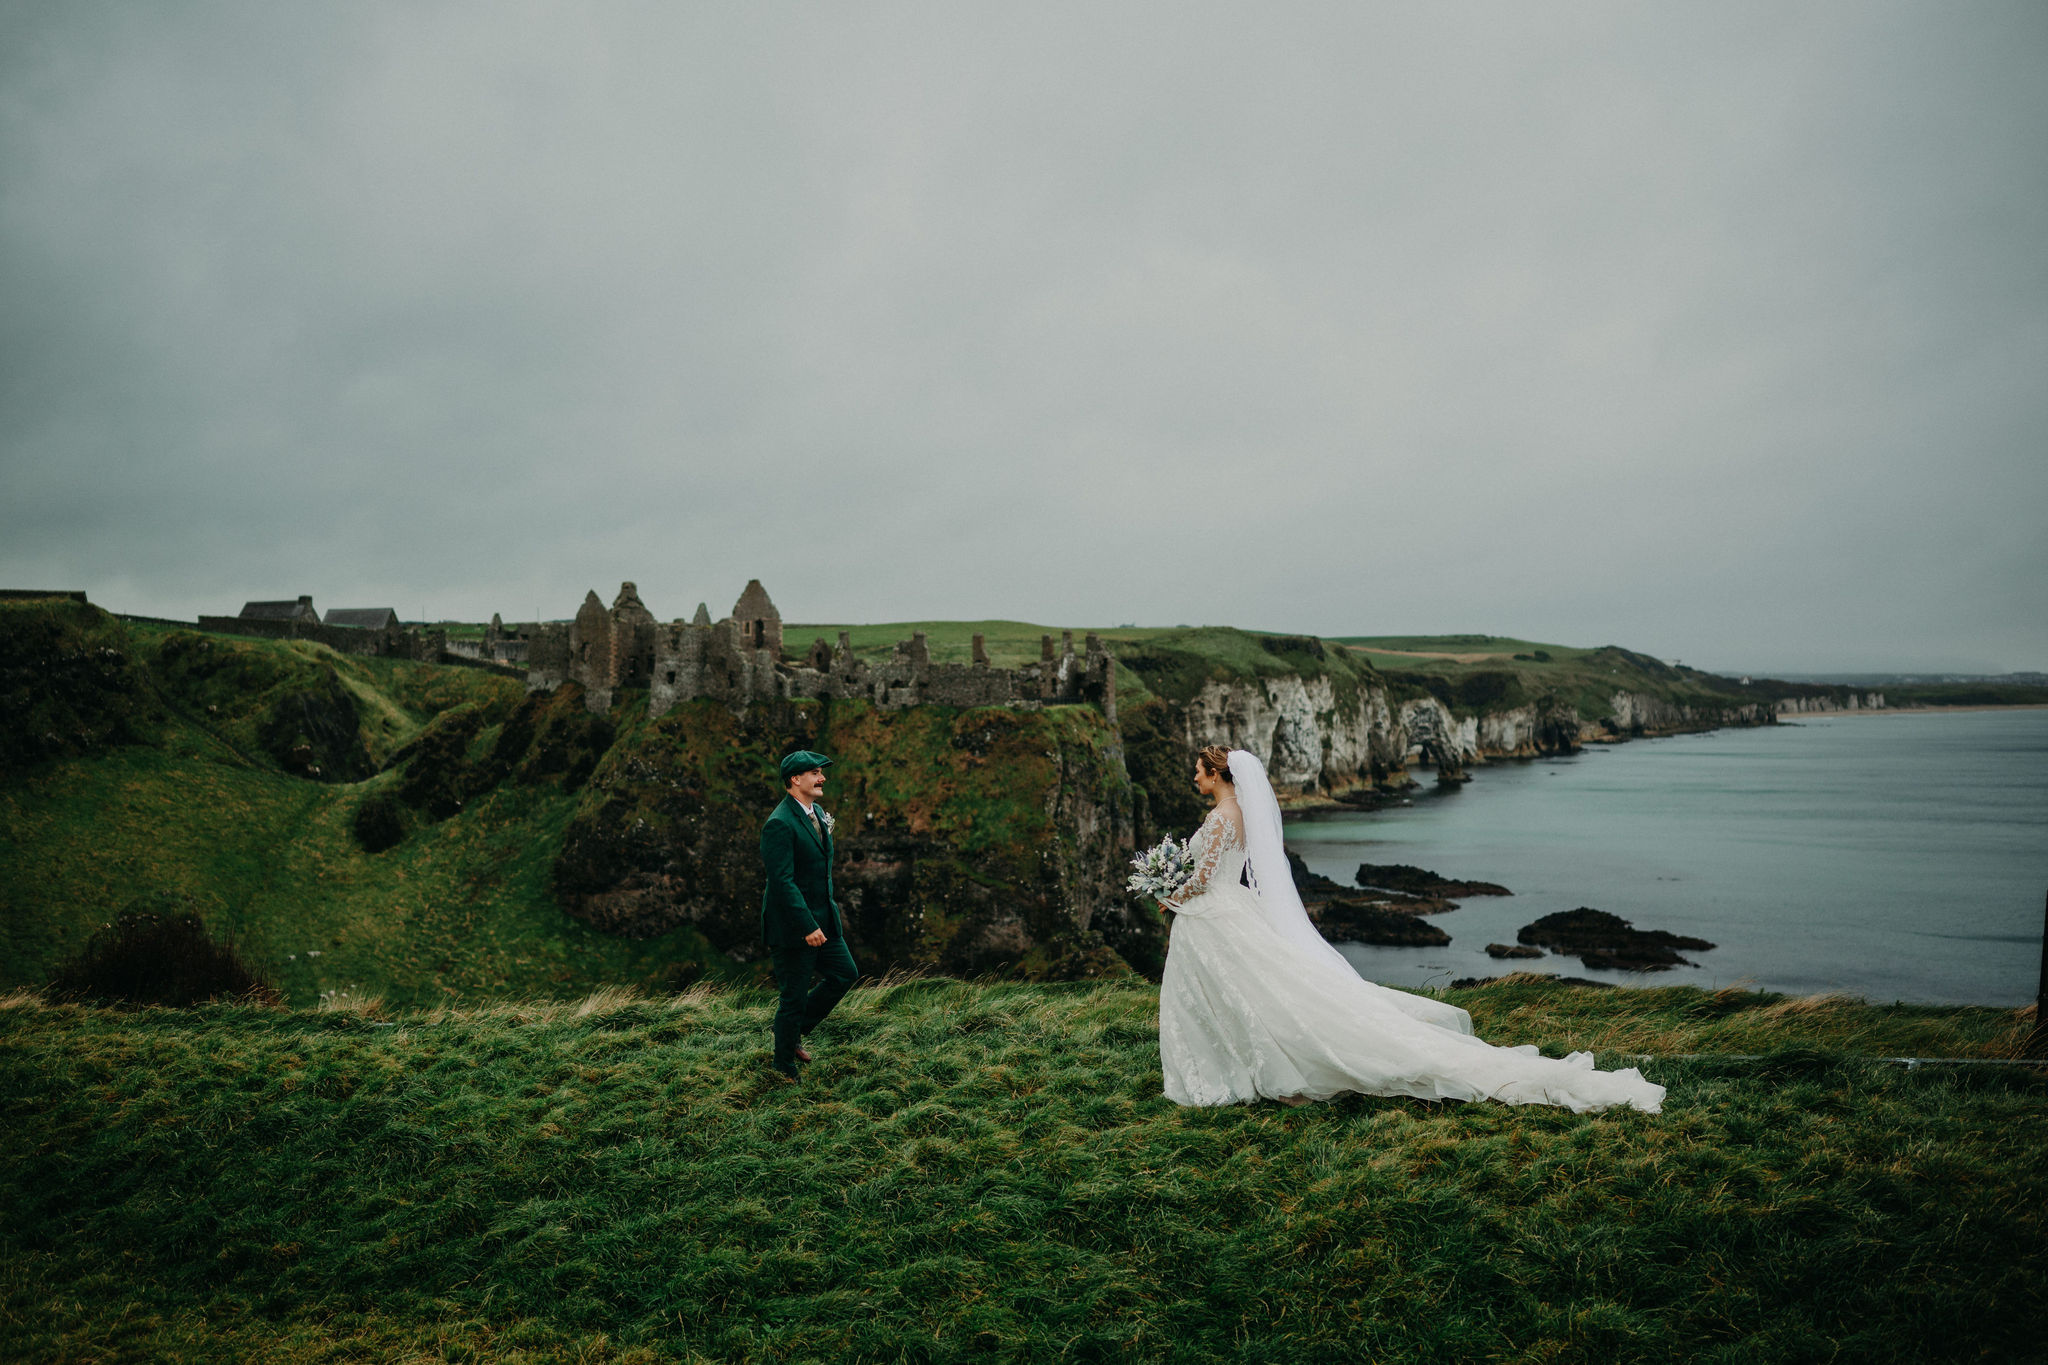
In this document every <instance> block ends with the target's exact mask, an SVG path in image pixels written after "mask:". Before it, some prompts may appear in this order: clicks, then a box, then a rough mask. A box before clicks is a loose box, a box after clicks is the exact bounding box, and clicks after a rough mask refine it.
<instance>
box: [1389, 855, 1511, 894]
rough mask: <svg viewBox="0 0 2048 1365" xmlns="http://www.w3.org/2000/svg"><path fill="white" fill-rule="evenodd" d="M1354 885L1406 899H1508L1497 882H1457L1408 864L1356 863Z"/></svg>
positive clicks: (1503, 888)
mask: <svg viewBox="0 0 2048 1365" xmlns="http://www.w3.org/2000/svg"><path fill="white" fill-rule="evenodd" d="M1358 884H1359V885H1360V886H1363V887H1366V888H1368V889H1371V890H1376V891H1400V892H1403V893H1405V894H1407V895H1410V896H1448V897H1457V896H1512V895H1514V894H1515V893H1514V892H1512V891H1510V890H1508V889H1507V888H1506V887H1505V886H1502V885H1501V884H1500V883H1498V882H1459V881H1452V880H1451V879H1450V878H1448V877H1439V876H1438V875H1437V874H1436V873H1434V872H1430V871H1428V870H1426V869H1424V868H1420V867H1415V866H1413V865H1411V864H1408V863H1360V864H1359V865H1358Z"/></svg>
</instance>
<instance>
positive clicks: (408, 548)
mask: <svg viewBox="0 0 2048 1365" xmlns="http://www.w3.org/2000/svg"><path fill="white" fill-rule="evenodd" d="M0 23H4V24H5V25H6V29H5V31H0V52H4V54H5V55H0V360H4V362H5V363H4V366H0V478H4V480H5V488H6V489H7V493H8V496H7V497H6V498H5V499H4V504H0V581H4V582H7V583H10V584H21V585H24V586H28V585H43V586H62V587H72V586H84V587H87V588H88V589H90V590H92V591H93V593H94V596H95V599H96V600H101V601H105V602H107V603H108V604H110V605H113V606H115V607H117V608H127V609H130V610H136V611H143V612H160V613H163V614H171V615H191V614H194V613H196V612H198V611H202V610H206V611H212V610H220V609H224V608H232V607H233V606H235V605H236V604H238V603H239V602H240V601H241V600H242V599H243V598H245V597H251V596H274V595H283V594H290V593H296V592H308V591H310V592H314V593H315V594H316V595H317V597H318V598H319V600H320V602H321V603H322V604H323V605H344V604H352V603H358V602H377V603H387V602H388V603H390V604H392V605H396V606H398V607H399V608H400V610H401V611H403V612H405V613H407V614H411V613H413V612H415V611H418V610H420V609H422V608H424V609H425V610H427V611H429V612H430V613H431V614H433V615H436V616H439V615H449V616H457V617H470V618H480V617H483V616H487V615H488V614H489V613H490V612H491V611H493V610H498V611H503V612H505V613H506V614H507V615H508V616H513V615H525V614H527V613H529V612H531V611H533V610H535V609H539V610H541V611H543V612H545V613H547V614H550V615H553V614H566V613H568V612H570V611H571V610H573V607H574V604H575V603H576V602H577V601H578V600H580V598H581V596H582V593H583V591H584V589H585V588H587V587H593V586H594V587H596V588H598V589H599V591H600V592H601V593H603V594H606V595H609V593H610V592H611V591H612V590H613V589H614V587H615V585H616V583H617V582H618V581H619V580H621V579H624V578H633V579H635V580H637V581H638V582H639V584H640V586H641V590H642V594H643V596H644V597H645V598H646V599H647V600H648V602H649V603H650V605H652V606H653V607H654V609H655V610H656V611H657V612H659V613H661V614H663V615H683V614H686V613H687V612H688V611H689V610H691V609H692V608H693V607H694V605H695V603H696V602H697V601H698V600H699V599H705V600H708V601H709V602H710V603H711V605H712V606H713V608H714V609H715V610H722V609H723V608H724V606H725V605H726V603H728V602H729V601H730V600H731V598H732V597H733V596H736V595H737V592H738V589H739V587H740V586H741V585H742V584H744V582H745V580H746V579H747V578H749V577H761V578H762V579H763V580H764V581H766V582H767V583H768V585H769V587H770V588H771V590H772V591H773V592H774V593H775V594H776V597H777V600H778V602H779V603H780V604H781V605H782V606H783V608H784V610H785V611H786V612H787V613H789V614H790V615H791V616H792V617H793V618H800V619H805V620H833V619H838V620H848V619H851V620H872V619H906V618H928V617H983V616H998V615H1000V616H1016V617H1023V618H1027V619H1034V620H1043V621H1048V622H1068V623H1077V624H1080V623H1108V622H1116V621H1129V620H1137V621H1148V622H1161V623H1171V622H1174V621H1216V622H1223V621H1229V622H1236V623H1240V624H1246V625H1255V626H1260V627H1266V628H1272V629H1285V630H1313V631H1320V632H1324V633H1332V634H1336V633H1354V632H1372V631H1397V630H1398V631H1433V630H1441V631H1452V630H1475V629H1476V630H1491V631H1497V632H1501V633H1515V634H1523V635H1533V636H1537V637H1539V638H1553V639H1560V640H1569V641H1573V642H1580V643H1597V642H1600V641H1604V640H1618V641H1622V642H1625V643H1629V644H1631V645H1635V646H1638V647H1641V648H1645V649H1650V650H1653V651H1656V652H1659V653H1662V654H1664V655H1666V656H1667V657H1671V656H1677V657H1682V658H1685V659H1687V660H1688V661H1692V662H1700V663H1715V662H1726V663H1727V664H1729V665H1730V666H1738V665H1739V666H1744V667H1772V666H1775V667H1785V668H1796V667H1810V668H1824V667H1836V668H1844V667H1886V666H1927V665H1932V664H1939V663H1942V662H1944V661H1948V663H1949V666H1960V665H1963V664H1970V665H1974V666H1979V667H2043V666H2048V624H2044V623H2048V589H2044V588H2043V587H2042V584H2044V583H2048V550H2044V549H2043V548H2042V546H2043V543H2044V542H2043V538H2042V537H2040V536H2039V534H2038V532H2037V522H2038V518H2039V511H2040V509H2041V508H2042V507H2043V506H2044V505H2048V472H2044V470H2048V462H2044V461H2042V460H2041V458H2040V433H2041V432H2042V430H2043V429H2044V421H2043V419H2044V417H2048V410H2044V409H2048V399H2044V398H2043V396H2042V392H2041V388H2042V386H2041V385H2040V383H2039V375H2040V374H2041V373H2043V372H2044V371H2048V307H2044V305H2048V261H2044V259H2043V258H2042V255H2041V253H2040V251H2039V243H2040V242H2041V241H2042V240H2048V232H2044V229H2048V180H2044V177H2043V176H2042V174H2041V162H2040V158H2039V154H2038V147H2039V145H2040V143H2041V138H2042V135H2043V133H2044V132H2048V128H2044V123H2048V95H2044V93H2043V91H2042V89H2041V86H2040V82H2039V81H2038V80H2036V79H2035V71H2034V67H2035V66H2036V64H2037V58H2038V54H2039V53H2040V52H2041V51H2042V50H2043V40H2044V39H2048V19H2044V18H2043V17H2042V14H2041V11H2040V10H2039V9H2038V8H2037V7H2032V6H2026V5H2006V6H1998V5H1986V6H1979V7H1974V8H1972V9H1971V10H1969V11H1968V12H1967V13H1961V14H1957V13H1939V14H1938V13H1936V12H1934V11H1932V10H1929V9H1926V8H1925V7H1921V6H1910V5H1900V6H1893V5H1880V4H1858V5H1838V6H1828V5H1821V6H1814V7H1807V8H1803V9H1800V10H1796V11H1785V10H1783V9H1782V8H1778V7H1771V6H1761V5H1758V6H1722V7H1715V8H1714V9H1712V10H1707V11H1645V10H1642V9H1640V8H1636V7H1626V6H1615V5H1594V4H1583V5H1567V6H1547V7H1544V8H1542V9H1541V10H1532V9H1529V8H1527V7H1519V6H1507V5H1500V6H1474V7H1460V8H1458V9H1455V10H1441V9H1438V10H1428V11H1419V10H1412V9H1408V8H1406V7H1361V6H1331V7H1327V8H1322V9H1317V8H1300V9H1293V10H1289V11H1286V12H1284V13H1281V14H1275V13H1274V12H1272V11H1270V10H1255V9H1253V8H1251V7H1240V6H1195V7H1186V6H1173V7H1166V6H1159V7H1149V6H1137V7H1118V8H1117V9H1115V10H1114V11H1103V10H1100V9H1099V8H1084V7H1073V8H1060V7H1029V8H1027V9H1021V10H1020V9H1016V8H1014V7H1011V8H1000V7H993V6H988V7H971V6H928V7H909V6H902V7H878V8H873V9H863V10H859V11H847V10H844V9H835V8H829V7H818V8H815V9H810V10H789V11H783V12H778V13H776V14H773V15H770V14H766V13H748V14H738V13H718V12H707V11H695V10H686V11H678V10H676V9H674V8H673V7H665V6H653V5H647V6H633V5H612V6H605V7H601V8H582V9H573V10H563V9H560V8H559V7H544V6H538V5H532V6H517V5H515V6H497V5H492V6H482V5H468V4H454V5H443V6H436V7H430V8H429V7H416V6H396V5H389V6H378V5H365V6H352V7H348V8H345V9H341V10H336V11H330V12H314V11H299V10H292V9H283V10H280V9H277V8H275V7H264V6H253V5H208V6H163V7H91V6H63V7H23V8H18V9H16V10H14V11H12V12H11V17H9V18H7V19H5V20H0Z"/></svg>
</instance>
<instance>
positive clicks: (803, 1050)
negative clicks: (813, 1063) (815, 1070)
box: [796, 1043, 811, 1062]
mask: <svg viewBox="0 0 2048 1365" xmlns="http://www.w3.org/2000/svg"><path fill="white" fill-rule="evenodd" d="M796 1059H797V1060H798V1061H800V1062H808V1061H809V1060H811V1050H810V1049H809V1048H807V1047H805V1046H804V1045H803V1044H802V1043H798V1044H797V1045H796Z"/></svg>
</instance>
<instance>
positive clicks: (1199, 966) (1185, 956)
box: [1159, 750, 1664, 1113]
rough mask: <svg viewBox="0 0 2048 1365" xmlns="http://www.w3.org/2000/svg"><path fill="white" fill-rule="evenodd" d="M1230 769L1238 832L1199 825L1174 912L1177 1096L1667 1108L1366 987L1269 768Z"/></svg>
mask: <svg viewBox="0 0 2048 1365" xmlns="http://www.w3.org/2000/svg"><path fill="white" fill-rule="evenodd" d="M1230 770H1231V774H1232V776H1233V777H1234V778H1235V785H1236V788H1237V795H1238V802H1239V806H1240V808H1241V809H1242V810H1243V812H1244V821H1245V825H1244V829H1243V830H1242V831H1240V830H1239V828H1238V826H1237V825H1236V824H1235V823H1233V822H1231V821H1229V820H1226V819H1225V818H1223V815H1222V813H1221V812H1220V811H1217V812H1212V813H1211V814H1210V816H1209V818H1208V819H1207V820H1205V821H1203V822H1202V827H1201V828H1200V829H1198V830H1196V831H1195V835H1194V838H1193V839H1192V840H1191V841H1190V846H1191V849H1192V851H1193V852H1194V854H1195V856H1196V880H1195V882H1194V883H1193V884H1192V886H1191V890H1190V892H1189V894H1188V895H1187V896H1186V897H1185V898H1184V899H1182V901H1181V902H1180V904H1179V905H1178V906H1176V907H1173V908H1174V909H1175V911H1176V913H1175V916H1174V921H1173V930H1172V936H1171V939H1170V943H1169V947H1168V950H1167V955H1166V972H1165V975H1164V977H1163V979H1162V980H1161V981H1160V985H1159V1064H1160V1069H1161V1070H1162V1071H1163V1072H1164V1073H1165V1077H1166V1097H1167V1098H1168V1099H1170V1100H1172V1101H1173V1102H1174V1103H1176V1104H1187V1105H1216V1104H1237V1103H1242V1102H1246V1101H1250V1100H1254V1099H1259V1098H1261V1097H1264V1098H1271V1099H1281V1098H1291V1097H1295V1096H1300V1097H1303V1098H1306V1099H1312V1100H1326V1099H1329V1098H1330V1097H1332V1096H1334V1095H1341V1094H1345V1093H1347V1092H1356V1093H1359V1094H1364V1095H1412V1096H1415V1097H1417V1098H1419V1099H1428V1100H1447V1099H1455V1100H1500V1101H1502V1102H1504V1103H1507V1104H1554V1105H1561V1106H1563V1107H1565V1108H1567V1109H1572V1110H1575V1111H1578V1112H1581V1113H1583V1112H1586V1111H1588V1110H1595V1109H1606V1108H1610V1107H1613V1106H1617V1105H1625V1106H1632V1107H1634V1108H1636V1109H1643V1110H1647V1111H1649V1112H1650V1113H1656V1112H1657V1110H1658V1109H1659V1108H1660V1107H1661V1106H1662V1104H1663V1101H1664V1087H1663V1086H1661V1085H1657V1084H1655V1083H1654V1082H1651V1081H1647V1080H1645V1079H1643V1076H1642V1073H1640V1072H1639V1071H1637V1070H1636V1069H1635V1068H1634V1067H1629V1068H1627V1069H1626V1070H1622V1071H1595V1070H1594V1069H1593V1054H1592V1053H1590V1052H1574V1053H1573V1054H1571V1056H1569V1057H1566V1058H1564V1059H1563V1060H1558V1059H1556V1058H1551V1057H1544V1056H1542V1055H1540V1054H1539V1053H1538V1052H1537V1051H1536V1049H1535V1048H1534V1047H1530V1046H1524V1047H1494V1046H1492V1045H1491V1044H1488V1043H1485V1042H1482V1041H1481V1040H1480V1039H1478V1038H1476V1037H1474V1036H1472V1019H1471V1016H1470V1015H1468V1014H1466V1012H1465V1011H1464V1010H1461V1009H1458V1008H1457V1007H1455V1006H1452V1005H1446V1004H1444V1003H1442V1002H1441V1001H1436V1000H1431V999H1428V998H1426V997H1423V996H1416V995H1409V994H1407V993H1405V992H1402V991H1392V990H1388V989H1386V988H1385V987H1382V986H1377V985H1374V984H1373V983H1372V982H1370V981H1367V980H1365V979H1364V978H1362V977H1360V976H1359V975H1358V973H1357V972H1356V971H1354V970H1352V967H1351V964H1350V963H1348V962H1346V961H1345V960H1344V957H1343V955H1342V954H1341V953H1339V952H1337V950H1336V949H1334V948H1332V947H1330V945H1329V944H1327V943H1325V942H1324V941H1323V939H1322V936H1321V935H1320V934H1318V933H1317V932H1316V930H1315V926H1314V925H1313V924H1311V923H1310V922H1309V919H1308V914H1307V912H1306V911H1305V910H1303V909H1302V907H1301V901H1300V898H1299V896H1298V895H1296V893H1295V891H1294V880H1293V877H1292V875H1291V874H1290V873H1289V871H1288V869H1287V864H1286V861H1285V857H1286V855H1285V852H1284V849H1282V848H1281V846H1280V843H1279V834H1280V808H1279V805H1278V803H1277V802H1276V801H1275V800H1274V798H1273V795H1272V788H1271V786H1270V785H1269V784H1268V783H1267V781H1266V775H1265V769H1264V767H1263V765H1261V764H1260V763H1259V760H1258V759H1257V758H1256V757H1255V756H1253V755H1251V754H1249V753H1246V752H1244V751H1242V750H1238V751H1234V752H1233V753H1232V754H1231V755H1230ZM1276 855H1277V857H1276ZM1248 862H1249V863H1250V868H1251V875H1250V877H1249V878H1248V879H1247V878H1244V874H1245V872H1246V867H1247V863H1248ZM1276 864H1277V865H1276ZM1241 879H1245V880H1249V881H1250V882H1251V883H1252V884H1251V885H1250V886H1246V885H1242V884H1240V883H1241ZM1311 940H1312V942H1311Z"/></svg>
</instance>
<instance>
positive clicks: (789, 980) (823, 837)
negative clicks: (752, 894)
mask: <svg viewBox="0 0 2048 1365" xmlns="http://www.w3.org/2000/svg"><path fill="white" fill-rule="evenodd" d="M761 865H762V867H763V868H764V869H765V870H766V871H767V874H768V884H767V887H766V889H765V890H763V891H762V893H761V937H762V938H763V939H764V940H765V941H766V942H767V944H768V953H769V956H770V958H772V959H773V961H774V963H775V984H776V987H777V988H778V989H779V990H780V991H781V994H782V1002H781V1004H780V1005H779V1006H777V1008H776V1011H775V1067H776V1070H778V1071H781V1072H783V1073H784V1074H785V1075H795V1074H796V1060H797V1059H796V1049H797V1044H798V1042H799V1041H800V1040H801V1039H802V1038H803V1035H804V1034H806V1033H809V1032H810V1031H811V1030H812V1029H814V1028H816V1027H817V1026H818V1024H819V1023H820V1022H821V1021H822V1020H823V1019H824V1018H825V1016H826V1015H828V1014H830V1013H831V1012H832V1007H833V1006H834V1005H836V1004H838V1003H839V998H840V997H841V996H843V995H845V994H846V992H847V988H848V987H850V986H852V985H853V982H854V978H856V977H857V976H859V975H860V973H859V970H858V969H857V968H855V966H854V965H853V954H852V953H850V952H848V951H847V950H846V937H845V934H844V927H843V925H842V924H841V922H840V918H839V903H838V902H837V901H835V900H833V899H832V830H831V828H830V826H828V825H826V824H825V823H824V822H823V821H822V820H813V819H812V818H811V817H810V816H807V815H805V814H804V808H803V806H802V805H801V804H800V803H799V802H798V801H797V799H796V798H795V797H794V796H784V797H783V798H782V801H781V804H779V805H777V806H776V807H775V810H774V812H773V813H772V814H770V815H769V817H768V820H767V823H766V824H764V825H762V826H761ZM819 929H822V930H824V931H825V942H824V944H823V946H821V947H816V948H813V947H811V946H810V945H809V944H807V943H805V942H804V940H805V939H806V938H807V937H809V936H810V935H811V933H812V932H813V931H815V930H819ZM813 979H815V980H816V982H817V985H816V986H815V987H813V986H812V984H811V983H812V981H813Z"/></svg>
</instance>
